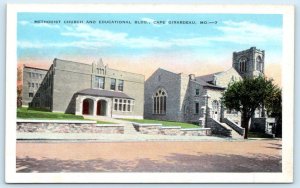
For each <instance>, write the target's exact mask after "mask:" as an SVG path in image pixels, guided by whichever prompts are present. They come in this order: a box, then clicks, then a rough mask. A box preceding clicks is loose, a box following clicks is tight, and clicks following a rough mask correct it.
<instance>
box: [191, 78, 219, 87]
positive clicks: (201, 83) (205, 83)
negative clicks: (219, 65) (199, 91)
mask: <svg viewBox="0 0 300 188" xmlns="http://www.w3.org/2000/svg"><path fill="white" fill-rule="evenodd" d="M194 82H196V83H198V84H200V85H202V86H203V87H208V88H214V89H225V88H224V87H221V86H216V85H213V84H209V83H207V82H206V81H204V80H202V79H200V78H198V79H196V80H195V81H194Z"/></svg>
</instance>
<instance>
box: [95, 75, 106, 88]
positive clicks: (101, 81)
mask: <svg viewBox="0 0 300 188" xmlns="http://www.w3.org/2000/svg"><path fill="white" fill-rule="evenodd" d="M95 87H96V88H101V89H104V77H102V76H96V81H95Z"/></svg>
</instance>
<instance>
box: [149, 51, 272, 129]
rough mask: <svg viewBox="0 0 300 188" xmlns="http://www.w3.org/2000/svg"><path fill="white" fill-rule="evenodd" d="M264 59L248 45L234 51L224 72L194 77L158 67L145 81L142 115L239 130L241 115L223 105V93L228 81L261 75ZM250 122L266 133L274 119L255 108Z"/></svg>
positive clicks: (262, 54) (260, 52)
mask: <svg viewBox="0 0 300 188" xmlns="http://www.w3.org/2000/svg"><path fill="white" fill-rule="evenodd" d="M264 60H265V52H264V51H263V50H259V49H257V48H255V47H251V48H250V49H247V50H244V51H240V52H234V53H233V58H232V67H231V68H230V69H229V70H227V71H224V72H216V73H212V74H208V75H202V76H195V75H194V74H189V75H186V74H183V73H174V72H170V71H168V70H164V69H161V68H159V69H157V70H156V71H155V72H154V73H153V74H152V75H151V76H150V77H149V78H148V79H147V80H146V81H145V105H144V117H145V118H149V119H159V120H170V121H180V122H191V123H195V124H199V125H200V126H203V127H211V128H212V129H213V128H214V127H215V126H219V127H220V126H221V127H222V126H223V127H227V128H229V127H231V128H232V129H236V130H237V131H239V130H240V125H241V114H240V113H239V112H236V111H234V110H228V109H225V108H224V107H223V106H222V104H221V97H222V92H224V91H225V89H226V87H227V86H228V84H229V83H230V82H233V81H237V80H241V79H243V78H244V77H255V76H258V75H263V74H264ZM262 109H263V108H262ZM251 124H252V125H251V127H263V128H262V129H264V131H267V132H268V131H270V130H271V129H272V126H274V124H275V120H274V118H266V117H265V115H264V112H263V110H260V109H258V110H257V111H256V113H255V116H254V117H253V118H252V121H251ZM228 126H229V127H228Z"/></svg>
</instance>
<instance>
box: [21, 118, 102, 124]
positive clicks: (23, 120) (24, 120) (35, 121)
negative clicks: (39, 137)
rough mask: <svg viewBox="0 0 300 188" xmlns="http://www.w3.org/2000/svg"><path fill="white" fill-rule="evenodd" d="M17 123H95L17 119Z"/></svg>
mask: <svg viewBox="0 0 300 188" xmlns="http://www.w3.org/2000/svg"><path fill="white" fill-rule="evenodd" d="M17 123H97V121H90V120H48V119H44V120H43V119H17Z"/></svg>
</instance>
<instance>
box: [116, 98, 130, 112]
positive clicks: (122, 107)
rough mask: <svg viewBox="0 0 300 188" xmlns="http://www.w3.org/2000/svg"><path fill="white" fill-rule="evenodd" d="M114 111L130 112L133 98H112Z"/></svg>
mask: <svg viewBox="0 0 300 188" xmlns="http://www.w3.org/2000/svg"><path fill="white" fill-rule="evenodd" d="M113 106H114V111H120V112H132V111H133V106H134V100H129V99H114V104H113Z"/></svg>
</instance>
